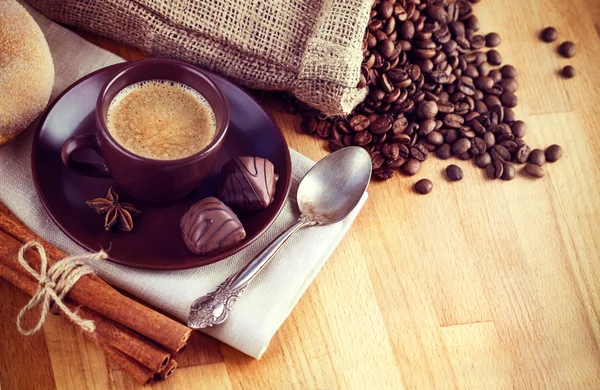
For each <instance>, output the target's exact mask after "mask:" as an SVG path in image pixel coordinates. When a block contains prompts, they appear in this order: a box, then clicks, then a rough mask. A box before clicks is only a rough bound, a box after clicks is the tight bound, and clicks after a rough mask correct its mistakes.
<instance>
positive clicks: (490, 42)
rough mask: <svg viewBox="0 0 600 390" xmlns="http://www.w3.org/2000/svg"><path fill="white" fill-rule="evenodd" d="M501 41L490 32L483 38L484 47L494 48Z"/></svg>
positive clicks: (495, 34) (498, 36) (498, 35)
mask: <svg viewBox="0 0 600 390" xmlns="http://www.w3.org/2000/svg"><path fill="white" fill-rule="evenodd" d="M501 41H502V39H501V38H500V34H498V33H495V32H492V33H489V34H488V35H486V36H485V45H486V46H487V47H496V46H498V45H500V42H501Z"/></svg>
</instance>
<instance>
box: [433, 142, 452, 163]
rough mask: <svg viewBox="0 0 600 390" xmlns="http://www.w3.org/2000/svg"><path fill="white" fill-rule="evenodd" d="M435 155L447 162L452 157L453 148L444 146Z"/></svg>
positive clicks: (448, 145)
mask: <svg viewBox="0 0 600 390" xmlns="http://www.w3.org/2000/svg"><path fill="white" fill-rule="evenodd" d="M435 155H436V156H438V158H440V159H442V160H447V159H449V158H450V157H452V147H451V146H450V144H443V145H442V146H440V147H439V148H438V149H437V150H436V151H435Z"/></svg>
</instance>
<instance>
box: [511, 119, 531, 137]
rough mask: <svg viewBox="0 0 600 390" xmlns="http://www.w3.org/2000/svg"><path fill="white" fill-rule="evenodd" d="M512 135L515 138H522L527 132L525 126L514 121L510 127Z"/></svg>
mask: <svg viewBox="0 0 600 390" xmlns="http://www.w3.org/2000/svg"><path fill="white" fill-rule="evenodd" d="M510 129H511V131H512V133H513V135H514V136H515V137H517V138H523V137H524V136H525V133H526V131H527V125H526V124H525V122H523V121H515V122H513V124H512V125H510Z"/></svg>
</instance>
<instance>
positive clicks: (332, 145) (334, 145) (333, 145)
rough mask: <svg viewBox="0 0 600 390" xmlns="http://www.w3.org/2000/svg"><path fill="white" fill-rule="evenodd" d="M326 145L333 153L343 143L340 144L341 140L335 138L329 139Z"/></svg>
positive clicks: (340, 147)
mask: <svg viewBox="0 0 600 390" xmlns="http://www.w3.org/2000/svg"><path fill="white" fill-rule="evenodd" d="M327 147H328V148H329V151H330V152H331V153H333V152H335V151H337V150H340V149H342V148H343V147H344V144H342V142H341V141H338V140H337V139H330V140H329V142H328V143H327Z"/></svg>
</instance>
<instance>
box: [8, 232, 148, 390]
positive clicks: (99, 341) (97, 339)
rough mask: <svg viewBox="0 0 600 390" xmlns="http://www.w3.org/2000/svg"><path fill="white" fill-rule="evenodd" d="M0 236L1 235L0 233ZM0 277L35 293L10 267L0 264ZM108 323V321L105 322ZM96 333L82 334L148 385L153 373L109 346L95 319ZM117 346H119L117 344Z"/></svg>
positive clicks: (100, 323) (31, 284) (28, 281)
mask: <svg viewBox="0 0 600 390" xmlns="http://www.w3.org/2000/svg"><path fill="white" fill-rule="evenodd" d="M0 234H1V233H0ZM0 277H2V278H3V279H5V280H7V281H8V282H9V283H11V284H13V285H15V286H16V287H18V288H19V289H21V290H23V291H24V292H25V293H27V294H29V295H33V294H35V292H36V291H37V283H36V282H35V281H34V280H32V279H30V278H29V277H23V275H21V274H20V273H19V272H17V271H15V270H13V269H12V268H10V267H7V266H6V265H5V264H2V263H1V262H0ZM65 303H66V304H67V306H69V309H75V308H76V307H75V305H73V303H71V302H68V301H65ZM81 309H83V308H80V311H79V313H80V314H81V315H82V316H83V317H84V318H86V319H87V318H88V317H87V315H89V314H90V313H89V312H87V313H85V314H86V315H85V316H84V314H83V313H82V310H81ZM107 321H110V320H107ZM95 325H96V331H95V332H83V335H84V336H85V337H86V338H87V339H88V340H90V341H92V342H93V343H94V344H95V345H96V346H97V347H99V348H101V349H102V350H104V351H105V352H106V353H107V354H108V355H109V356H110V357H111V358H113V360H114V361H115V362H116V363H117V365H118V366H119V367H121V369H123V370H124V371H125V372H127V373H128V374H129V375H131V376H132V378H134V379H135V381H136V382H138V383H140V384H147V383H150V381H151V380H152V375H153V373H154V372H157V371H153V370H151V369H150V368H148V367H145V366H143V365H142V364H141V363H139V362H137V361H135V360H134V359H133V358H130V357H128V356H126V355H125V354H124V353H123V352H120V351H119V350H117V349H116V348H114V347H113V346H111V342H110V341H109V340H107V339H106V338H105V337H104V333H103V332H102V331H101V332H99V333H97V332H98V329H101V328H103V321H101V320H99V319H98V318H96V319H95ZM117 345H119V344H118V343H117Z"/></svg>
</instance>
